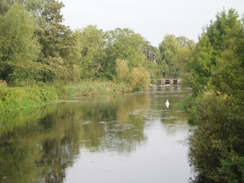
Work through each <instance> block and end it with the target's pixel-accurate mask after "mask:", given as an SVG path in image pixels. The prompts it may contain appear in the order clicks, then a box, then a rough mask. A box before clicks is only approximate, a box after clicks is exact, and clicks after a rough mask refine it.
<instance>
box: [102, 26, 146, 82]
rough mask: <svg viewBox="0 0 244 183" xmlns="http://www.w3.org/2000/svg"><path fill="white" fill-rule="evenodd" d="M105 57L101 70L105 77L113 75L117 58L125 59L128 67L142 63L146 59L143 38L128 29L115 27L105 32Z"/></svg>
mask: <svg viewBox="0 0 244 183" xmlns="http://www.w3.org/2000/svg"><path fill="white" fill-rule="evenodd" d="M106 43H107V45H106V49H105V59H104V62H103V65H102V72H103V74H105V76H106V77H108V78H112V77H113V75H115V61H116V60H117V59H122V60H127V61H128V66H129V68H132V67H137V66H140V65H143V64H144V63H145V61H146V56H145V53H144V52H143V46H144V45H145V40H144V38H143V37H142V36H141V35H140V34H137V33H135V32H134V31H132V30H129V29H120V28H117V29H115V30H113V31H108V32H107V33H106Z"/></svg>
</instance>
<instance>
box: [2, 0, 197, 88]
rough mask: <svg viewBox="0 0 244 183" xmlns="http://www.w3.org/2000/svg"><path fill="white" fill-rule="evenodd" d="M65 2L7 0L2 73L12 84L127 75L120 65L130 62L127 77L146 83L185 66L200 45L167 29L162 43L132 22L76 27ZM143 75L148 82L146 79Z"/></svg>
mask: <svg viewBox="0 0 244 183" xmlns="http://www.w3.org/2000/svg"><path fill="white" fill-rule="evenodd" d="M63 7H64V4H63V3H61V2H58V1H56V0H43V1H38V0H25V1H24V0H15V1H14V0H11V1H5V0H2V1H1V4H0V79H2V80H5V81H7V82H8V84H9V85H12V86H29V85H30V86H31V85H34V84H36V83H53V82H62V83H67V82H78V81H80V80H81V79H91V80H97V79H105V80H116V81H121V78H120V79H117V78H118V77H117V75H119V74H118V73H117V72H116V70H117V71H118V70H121V68H117V69H116V67H119V62H125V63H124V64H125V65H127V67H128V69H129V70H128V71H130V72H132V70H133V69H134V71H133V72H132V73H134V75H133V74H132V75H131V76H130V77H128V78H126V79H124V82H128V83H130V84H132V83H134V84H132V85H133V86H135V87H137V88H140V87H142V88H144V86H147V85H148V84H149V83H150V78H157V77H162V76H179V75H180V74H182V73H184V72H185V67H183V65H185V64H186V61H188V59H189V55H190V53H191V52H192V50H193V48H194V42H193V41H191V40H189V39H188V38H186V37H175V36H174V35H167V36H165V39H164V40H163V41H162V43H161V44H160V45H159V48H157V47H154V46H152V45H151V44H150V43H149V42H148V41H147V40H146V39H145V38H144V37H142V36H141V35H140V34H138V33H135V32H134V31H133V30H130V29H128V28H124V29H122V28H116V29H115V30H110V31H103V30H101V29H99V28H97V26H94V25H88V26H87V27H84V28H81V29H78V30H75V31H72V30H71V29H70V28H69V27H68V26H65V25H63V23H62V21H63V16H62V15H61V13H60V12H61V8H63ZM116 63H117V64H116ZM140 73H141V74H140ZM142 73H145V75H143V74H142ZM139 75H141V78H140V77H139V78H135V77H136V76H139ZM134 78H135V80H137V81H132V80H133V79H134ZM142 78H147V79H146V80H145V82H146V83H140V82H142V81H141V80H142ZM136 83H137V84H136Z"/></svg>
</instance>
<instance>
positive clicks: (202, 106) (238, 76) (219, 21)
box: [190, 9, 244, 183]
mask: <svg viewBox="0 0 244 183" xmlns="http://www.w3.org/2000/svg"><path fill="white" fill-rule="evenodd" d="M243 48H244V26H243V21H241V20H240V19H238V14H237V12H236V11H235V10H233V9H231V10H229V11H228V13H227V12H226V11H223V12H221V13H219V14H218V15H217V16H216V20H215V21H212V22H211V24H210V25H209V27H207V28H206V32H204V33H203V34H202V37H200V40H199V43H198V44H197V45H196V49H195V52H194V54H193V62H192V63H191V67H192V70H191V71H192V73H191V78H192V79H191V84H192V86H193V87H194V88H195V89H198V90H194V94H195V98H194V101H195V102H194V107H195V109H194V110H193V111H194V112H193V113H192V114H193V117H194V120H195V122H197V123H198V125H199V127H198V129H197V130H196V132H195V134H194V135H193V136H192V138H191V140H190V144H191V152H190V160H191V163H192V165H194V167H195V169H196V171H197V172H198V173H199V178H200V179H209V180H207V181H208V182H210V181H211V182H223V183H227V182H233V183H234V182H235V183H241V182H243V172H244V171H243V170H244V149H243V147H244V146H243V144H244V140H243V131H244V124H243V114H242V113H243V110H244V108H243V101H244V92H243V82H244V79H243V78H244V62H243V56H244V55H243ZM199 90H200V92H199Z"/></svg>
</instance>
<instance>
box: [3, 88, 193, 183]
mask: <svg viewBox="0 0 244 183" xmlns="http://www.w3.org/2000/svg"><path fill="white" fill-rule="evenodd" d="M189 93H190V90H189V89H187V88H180V87H160V88H159V87H158V88H153V89H152V90H151V91H150V92H145V93H137V94H129V95H124V96H113V97H111V96H110V97H105V96H104V97H96V98H84V99H81V100H80V101H74V102H67V103H60V104H55V105H50V106H48V107H45V108H42V109H38V110H37V111H33V112H31V113H30V114H28V113H26V114H12V116H2V117H1V118H0V182H4V183H5V182H6V183H10V182H11V183H12V182H13V183H14V182H18V183H22V182H23V183H26V182H55V183H59V182H72V183H73V182H86V183H89V182H91V183H95V182H106V183H109V182H111V183H112V182H113V183H120V182H121V183H122V182H133V183H134V182H140V183H142V182H145V183H146V182H149V181H150V182H154V183H157V182H178V183H179V182H182V183H183V182H188V179H189V177H190V168H189V166H188V161H187V137H188V130H189V127H188V125H187V124H186V120H187V118H186V115H185V114H184V113H183V112H182V111H181V110H180V109H179V108H178V107H177V105H176V104H177V103H178V102H179V101H180V100H182V99H184V98H185V97H186V96H187V95H189ZM166 99H168V100H169V101H170V107H169V108H166V107H165V106H164V104H165V101H166Z"/></svg>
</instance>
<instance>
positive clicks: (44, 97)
mask: <svg viewBox="0 0 244 183" xmlns="http://www.w3.org/2000/svg"><path fill="white" fill-rule="evenodd" d="M56 99H58V95H57V92H56V90H55V89H53V88H48V87H46V88H26V87H15V88H14V87H13V88H12V87H3V88H1V89H0V112H3V111H8V110H21V109H28V108H34V107H37V106H40V105H43V104H46V103H47V102H49V101H51V100H56Z"/></svg>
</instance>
